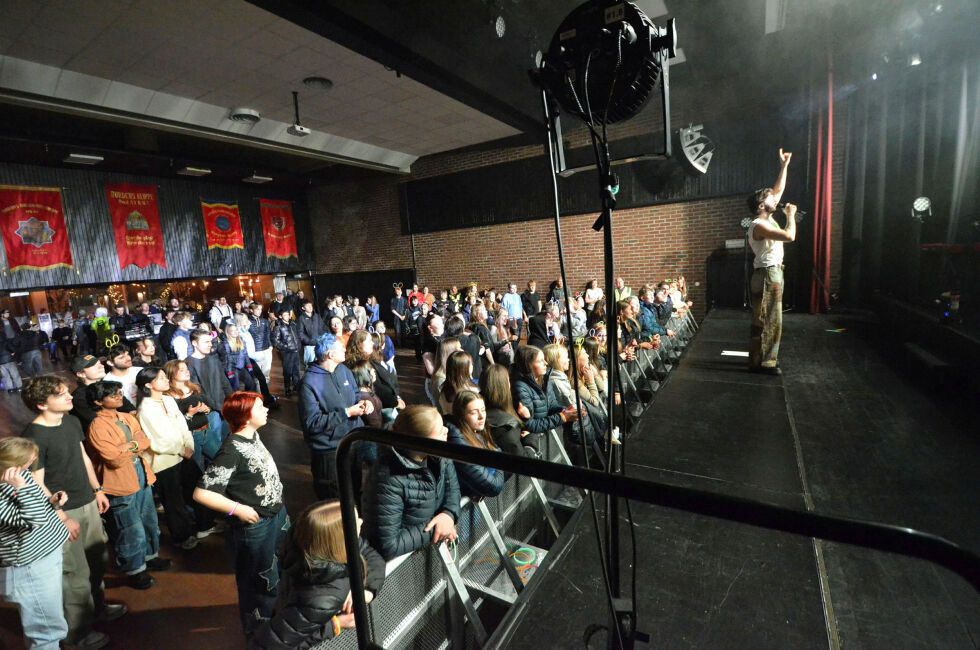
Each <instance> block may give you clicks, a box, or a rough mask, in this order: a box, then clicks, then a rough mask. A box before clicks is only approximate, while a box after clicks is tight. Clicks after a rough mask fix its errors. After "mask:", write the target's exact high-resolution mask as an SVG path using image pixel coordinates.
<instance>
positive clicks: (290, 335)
mask: <svg viewBox="0 0 980 650" xmlns="http://www.w3.org/2000/svg"><path fill="white" fill-rule="evenodd" d="M272 345H273V346H274V347H275V348H276V349H277V350H279V351H280V352H284V351H285V352H296V351H297V350H299V331H298V329H297V326H296V322H295V321H289V322H288V323H279V324H278V325H276V329H274V330H273V331H272Z"/></svg>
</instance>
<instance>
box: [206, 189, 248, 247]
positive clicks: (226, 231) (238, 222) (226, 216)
mask: <svg viewBox="0 0 980 650" xmlns="http://www.w3.org/2000/svg"><path fill="white" fill-rule="evenodd" d="M201 212H202V213H203V214H204V231H205V232H206V233H207V236H208V248H209V249H211V248H245V240H244V239H243V238H242V218H241V215H239V214H238V202H237V201H205V200H203V199H202V200H201Z"/></svg>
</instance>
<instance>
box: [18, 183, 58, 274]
mask: <svg viewBox="0 0 980 650" xmlns="http://www.w3.org/2000/svg"><path fill="white" fill-rule="evenodd" d="M0 236H2V237H3V246H4V250H6V252H7V266H8V267H9V268H10V270H11V271H21V270H24V269H34V270H38V271H43V270H45V269H53V268H58V267H68V268H71V267H72V266H73V264H72V260H71V247H70V246H69V245H68V228H67V227H66V226H65V213H64V210H63V209H62V207H61V189H60V188H57V187H23V186H18V185H0Z"/></svg>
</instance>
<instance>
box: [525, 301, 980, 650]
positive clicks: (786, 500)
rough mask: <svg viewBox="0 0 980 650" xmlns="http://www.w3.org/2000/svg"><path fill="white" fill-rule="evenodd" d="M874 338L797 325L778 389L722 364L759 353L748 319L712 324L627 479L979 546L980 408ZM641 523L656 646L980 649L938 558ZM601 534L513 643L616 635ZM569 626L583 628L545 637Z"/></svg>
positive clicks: (550, 643) (790, 327)
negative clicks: (609, 630)
mask: <svg viewBox="0 0 980 650" xmlns="http://www.w3.org/2000/svg"><path fill="white" fill-rule="evenodd" d="M874 327H875V325H874V324H873V323H871V322H870V321H868V320H867V319H864V318H862V317H859V316H851V317H848V316H808V315H794V314H787V316H786V320H785V329H784V336H783V344H782V350H781V353H780V357H781V361H782V364H783V370H784V374H783V376H782V377H768V376H759V375H750V374H748V373H747V372H746V371H745V369H744V368H745V359H744V358H739V357H732V356H722V355H721V352H722V351H723V350H746V349H747V336H748V318H747V315H745V314H743V313H741V312H718V311H715V312H713V313H712V314H710V315H709V317H708V318H707V319H706V321H705V323H704V325H703V327H702V329H701V331H700V333H699V335H698V337H697V339H696V340H695V342H694V343H693V344H692V346H691V348H690V350H689V351H688V354H687V355H686V356H685V358H684V360H683V361H682V363H681V364H680V366H679V367H678V369H677V370H676V371H675V372H674V373H672V375H671V377H670V378H669V380H668V382H667V384H666V386H665V387H664V388H663V389H662V390H661V391H660V394H659V395H658V398H657V401H656V403H655V405H654V406H653V408H652V409H651V411H648V413H647V415H645V416H644V418H643V421H642V422H641V425H640V426H639V428H638V430H637V432H636V434H635V436H634V437H633V438H632V439H631V440H630V441H629V445H628V449H629V452H628V453H629V456H628V459H627V460H628V467H627V471H628V473H630V474H631V475H634V476H640V477H644V478H649V479H651V480H657V481H663V482H666V483H671V484H677V485H685V486H690V487H697V488H701V489H707V490H714V491H718V492H723V493H725V494H732V495H736V496H741V497H746V498H753V499H758V500H762V501H767V502H772V503H777V504H781V505H786V506H792V507H797V508H805V507H807V505H808V504H810V506H811V507H812V509H813V510H814V511H816V512H821V513H832V514H838V515H845V516H850V517H858V518H866V519H872V520H877V521H881V522H885V523H890V524H898V525H904V526H910V527H913V528H918V529H921V530H924V531H927V532H931V533H936V534H939V535H942V536H945V537H947V538H949V539H951V540H953V541H955V542H957V543H959V544H961V545H963V546H965V547H967V548H969V549H972V550H973V551H974V552H980V510H978V498H977V496H978V494H980V473H978V472H977V460H978V458H980V453H978V452H980V440H978V438H977V435H976V431H977V430H976V425H975V420H971V417H970V416H971V413H972V414H975V409H974V408H971V407H968V406H967V407H964V406H963V405H961V404H957V403H956V401H955V400H953V399H942V398H941V397H935V396H929V395H927V394H924V393H923V392H922V390H920V389H919V388H917V387H916V386H915V385H914V383H913V382H911V381H909V380H908V378H907V377H905V376H904V375H902V374H901V373H900V372H898V371H897V369H896V368H894V367H892V365H891V362H890V360H889V359H888V357H887V355H883V354H882V351H881V350H880V349H879V347H878V346H877V344H876V341H877V337H876V336H875V330H874ZM840 328H844V331H843V332H832V331H829V330H837V329H840ZM633 514H634V517H635V522H636V530H637V538H638V543H639V551H638V556H639V558H640V559H639V562H638V578H637V591H638V598H637V601H638V603H639V612H638V616H639V628H640V630H642V631H645V632H647V633H649V634H650V635H651V643H650V647H662V648H677V647H692V648H747V647H753V648H819V647H831V648H834V647H843V648H975V647H977V645H978V643H980V595H978V594H977V593H976V592H974V591H973V590H972V589H971V588H970V587H969V585H968V584H967V583H966V582H965V581H963V580H961V579H960V578H959V577H958V576H956V575H954V574H951V573H949V572H947V571H946V570H944V569H941V568H937V567H935V566H933V565H930V564H928V563H926V562H924V561H919V560H911V559H907V558H904V557H898V556H894V555H889V554H885V553H880V552H875V551H867V550H864V549H860V548H855V547H849V546H845V545H841V544H830V543H823V542H817V543H815V542H813V541H811V540H810V539H805V538H800V537H795V536H791V535H785V534H781V533H775V532H770V531H765V530H761V529H756V528H752V527H749V526H743V525H737V524H731V523H727V522H721V521H717V520H713V519H710V518H706V517H700V516H692V515H688V514H686V513H682V512H677V511H672V510H668V509H664V508H657V507H653V506H647V505H644V504H634V505H633ZM591 526H592V523H591V518H583V519H582V520H581V525H580V530H579V533H580V534H579V536H578V538H577V540H576V541H575V543H574V545H573V546H572V548H571V549H570V550H569V552H568V553H567V555H566V556H564V557H563V558H562V560H561V563H560V564H558V565H556V567H555V568H556V570H555V571H552V572H550V573H549V574H548V576H547V577H546V578H545V580H544V581H543V582H542V583H541V587H540V590H539V591H538V592H537V593H536V596H535V598H534V599H533V600H532V601H531V602H530V603H529V609H530V611H532V612H534V614H533V616H529V617H527V618H526V619H525V621H524V622H523V623H522V624H521V625H520V626H519V627H518V629H517V631H516V634H515V636H514V637H513V638H514V639H520V642H521V644H522V645H523V644H526V647H540V648H568V647H582V638H583V631H584V630H585V628H586V627H587V626H588V625H590V624H593V623H596V624H603V625H604V624H605V623H606V614H605V612H606V610H605V603H604V599H603V597H602V593H603V589H602V583H601V581H600V578H599V576H600V574H599V568H598V564H597V561H596V560H595V559H594V558H595V552H594V550H595V541H594V537H593V534H592V532H591ZM624 530H625V529H624ZM624 534H625V533H624ZM624 549H626V550H625V552H624V556H623V557H624V562H625V563H626V566H627V567H628V566H629V558H630V556H629V555H628V552H629V547H628V545H627V544H626V543H625V542H624ZM625 584H627V585H628V580H627V581H626V582H625ZM558 620H561V621H566V622H568V624H564V625H558V624H556V625H542V621H558ZM603 635H604V632H599V633H598V634H597V635H596V637H595V638H594V639H593V643H592V647H600V645H601V644H602V643H603V642H604V636H603Z"/></svg>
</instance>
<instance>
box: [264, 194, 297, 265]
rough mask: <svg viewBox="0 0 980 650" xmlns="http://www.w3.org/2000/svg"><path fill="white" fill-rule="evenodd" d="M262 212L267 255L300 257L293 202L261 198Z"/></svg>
mask: <svg viewBox="0 0 980 650" xmlns="http://www.w3.org/2000/svg"><path fill="white" fill-rule="evenodd" d="M259 212H261V213H262V236H263V237H265V255H266V257H279V258H287V257H299V255H298V254H297V253H296V224H295V223H294V222H293V204H292V203H290V202H289V201H273V200H271V199H259Z"/></svg>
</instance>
